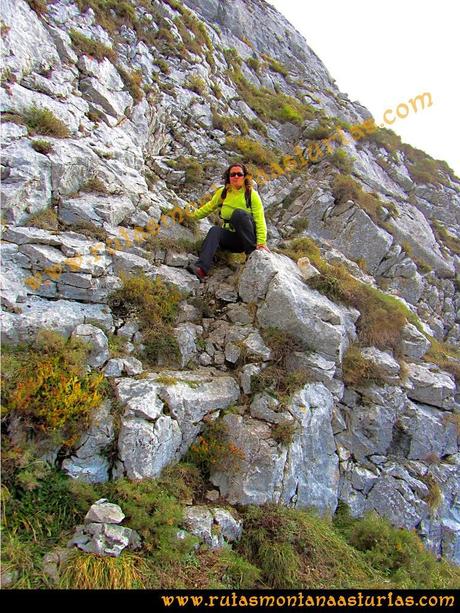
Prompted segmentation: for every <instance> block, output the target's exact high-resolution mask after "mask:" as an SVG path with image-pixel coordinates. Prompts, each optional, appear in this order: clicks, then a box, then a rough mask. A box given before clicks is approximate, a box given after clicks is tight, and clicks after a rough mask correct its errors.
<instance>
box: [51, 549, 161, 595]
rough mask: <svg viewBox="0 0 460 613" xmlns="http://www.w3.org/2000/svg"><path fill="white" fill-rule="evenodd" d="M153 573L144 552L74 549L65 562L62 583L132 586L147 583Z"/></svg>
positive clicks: (67, 586) (107, 587) (90, 586)
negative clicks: (108, 554) (106, 552)
mask: <svg viewBox="0 0 460 613" xmlns="http://www.w3.org/2000/svg"><path fill="white" fill-rule="evenodd" d="M149 574H151V570H150V569H149V567H148V565H147V563H146V561H145V558H144V557H143V556H142V555H139V554H135V553H130V552H123V553H122V554H121V555H120V556H119V557H118V558H110V557H99V556H96V555H93V554H88V553H83V552H81V551H75V552H74V553H73V555H72V556H71V557H70V558H69V560H68V561H67V562H66V565H65V568H64V572H63V573H62V576H61V579H60V582H59V587H60V588H64V589H70V588H72V589H77V590H95V589H98V590H101V589H105V590H132V589H142V588H144V587H145V583H146V581H147V577H148V575H149Z"/></svg>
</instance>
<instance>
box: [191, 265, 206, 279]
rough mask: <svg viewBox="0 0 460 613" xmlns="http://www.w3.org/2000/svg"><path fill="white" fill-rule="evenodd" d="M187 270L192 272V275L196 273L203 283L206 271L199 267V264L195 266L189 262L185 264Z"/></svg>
mask: <svg viewBox="0 0 460 613" xmlns="http://www.w3.org/2000/svg"><path fill="white" fill-rule="evenodd" d="M187 270H188V271H189V272H191V273H192V275H196V276H197V277H198V279H199V280H200V282H201V283H204V281H205V279H206V277H207V274H206V272H205V271H204V270H203V269H202V268H201V266H197V265H196V264H189V265H188V266H187Z"/></svg>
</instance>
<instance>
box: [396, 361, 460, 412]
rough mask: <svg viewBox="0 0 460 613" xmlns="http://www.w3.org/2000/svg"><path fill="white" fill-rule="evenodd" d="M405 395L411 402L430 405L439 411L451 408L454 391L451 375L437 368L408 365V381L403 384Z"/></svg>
mask: <svg viewBox="0 0 460 613" xmlns="http://www.w3.org/2000/svg"><path fill="white" fill-rule="evenodd" d="M405 388H406V390H407V395H408V397H409V398H411V399H412V400H415V401H417V402H422V403H425V404H431V405H433V406H435V407H439V408H441V409H446V410H449V409H452V408H453V397H454V394H455V391H456V387H455V381H454V379H453V377H452V376H451V375H449V374H448V373H446V372H443V371H440V370H439V369H438V368H437V367H434V366H430V365H428V364H427V365H426V366H423V365H422V364H408V380H407V382H406V383H405Z"/></svg>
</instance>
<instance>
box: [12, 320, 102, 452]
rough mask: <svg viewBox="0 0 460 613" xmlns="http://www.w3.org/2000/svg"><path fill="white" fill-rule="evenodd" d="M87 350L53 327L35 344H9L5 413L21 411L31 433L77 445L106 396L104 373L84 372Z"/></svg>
mask: <svg viewBox="0 0 460 613" xmlns="http://www.w3.org/2000/svg"><path fill="white" fill-rule="evenodd" d="M88 349H89V348H88V347H87V346H86V345H85V344H84V343H83V342H82V341H81V340H79V339H76V338H70V339H68V340H66V339H64V338H63V337H62V336H60V335H59V334H57V333H55V332H51V331H41V332H40V333H39V334H38V336H37V339H36V340H35V342H34V343H33V344H31V345H20V346H18V347H15V348H11V347H5V348H4V350H3V353H4V355H3V373H2V388H3V406H2V413H3V415H7V416H9V415H12V414H16V415H19V416H21V417H22V419H23V422H24V424H25V425H26V426H27V427H28V428H29V429H31V430H32V431H33V432H35V433H44V434H50V435H55V434H57V435H58V436H59V438H61V439H62V442H63V443H64V444H65V445H67V446H71V445H72V444H74V443H75V441H76V440H77V438H78V436H79V434H81V432H83V431H84V429H85V428H87V427H88V425H89V414H90V412H91V410H92V409H93V408H95V407H97V406H98V405H99V404H100V403H101V401H102V399H103V397H104V394H105V386H104V384H103V382H104V375H103V374H102V373H96V372H92V373H89V374H88V373H87V372H86V369H85V358H86V353H87V351H88Z"/></svg>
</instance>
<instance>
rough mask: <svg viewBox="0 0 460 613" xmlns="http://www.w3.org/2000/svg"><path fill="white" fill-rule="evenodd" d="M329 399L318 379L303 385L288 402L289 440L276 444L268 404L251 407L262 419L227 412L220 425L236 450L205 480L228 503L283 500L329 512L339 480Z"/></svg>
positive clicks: (334, 505)
mask: <svg viewBox="0 0 460 613" xmlns="http://www.w3.org/2000/svg"><path fill="white" fill-rule="evenodd" d="M332 406H333V398H332V395H331V393H330V392H329V391H328V390H327V389H326V388H325V387H324V385H322V384H321V383H315V384H310V385H307V386H305V387H304V388H303V390H301V391H300V392H298V393H297V394H295V396H294V397H293V399H292V402H291V403H290V405H289V414H290V416H291V418H292V417H293V418H294V420H295V421H294V422H291V423H293V428H292V440H291V441H290V442H286V443H284V444H282V443H276V441H275V440H274V439H273V437H272V427H271V426H269V425H268V423H264V422H265V420H269V421H270V422H271V423H275V422H276V423H285V424H286V423H289V420H287V419H286V420H281V419H277V418H276V417H275V415H274V412H273V410H272V409H270V408H269V407H266V408H263V407H262V406H259V405H257V404H256V405H254V407H253V408H251V413H252V414H256V415H258V416H259V419H260V418H262V419H263V420H264V421H260V420H259V419H254V418H250V417H246V416H244V417H242V416H240V415H234V414H229V415H226V416H225V417H224V423H225V424H226V426H227V430H228V432H229V434H230V438H231V442H232V444H233V445H234V446H235V447H236V448H238V449H239V450H240V451H239V454H238V456H237V458H236V459H235V461H234V462H229V464H228V465H227V466H225V467H217V468H216V469H214V470H213V471H212V473H211V482H212V483H213V484H214V485H216V486H217V487H219V489H220V492H221V495H222V496H225V497H226V498H227V499H228V501H229V502H230V503H231V504H263V503H265V502H275V503H284V504H288V505H293V506H297V507H300V508H305V507H314V508H316V509H317V510H318V511H319V512H322V513H324V512H331V513H332V512H334V510H335V508H336V506H337V492H338V482H339V471H338V456H337V454H336V446H335V443H334V437H333V433H332V427H331V417H332Z"/></svg>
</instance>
